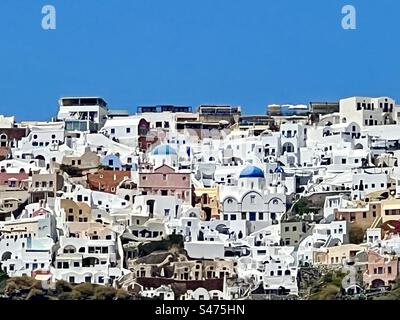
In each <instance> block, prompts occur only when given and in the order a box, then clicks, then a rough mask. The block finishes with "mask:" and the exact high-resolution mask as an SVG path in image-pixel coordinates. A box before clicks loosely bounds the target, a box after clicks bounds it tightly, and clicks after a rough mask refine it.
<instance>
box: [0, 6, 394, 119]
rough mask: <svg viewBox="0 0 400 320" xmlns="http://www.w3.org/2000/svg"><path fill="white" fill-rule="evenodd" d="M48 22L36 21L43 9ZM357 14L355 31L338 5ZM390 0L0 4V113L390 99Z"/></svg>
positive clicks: (248, 108) (34, 115)
mask: <svg viewBox="0 0 400 320" xmlns="http://www.w3.org/2000/svg"><path fill="white" fill-rule="evenodd" d="M46 4H52V5H54V6H55V7H56V10H57V29H56V30H51V31H44V30H43V29H42V28H41V19H42V14H41V9H42V6H44V5H46ZM345 4H352V5H354V6H355V7H356V9H357V30H343V29H342V28H341V19H342V17H343V15H342V14H341V8H342V6H343V5H345ZM399 15H400V2H399V1H397V0H379V1H378V0H368V1H366V0H363V1H361V0H348V1H339V0H325V1H321V0H303V1H298V0H280V1H269V0H249V1H240V0H238V1H232V0H201V1H197V0H190V1H189V0H168V1H166V0H113V1H110V0H82V1H73V0H68V1H67V0H46V1H39V0H1V1H0V114H6V115H10V114H15V115H16V116H17V120H27V119H38V120H39V119H40V120H42V119H50V117H51V116H54V115H55V114H56V111H57V99H58V98H59V97H61V96H66V95H99V96H102V97H104V98H105V99H106V100H107V101H108V102H109V105H110V107H113V108H126V109H129V110H130V111H131V112H134V111H136V106H137V105H143V104H186V105H192V106H197V105H199V104H201V103H228V104H234V105H241V106H242V107H243V111H244V112H245V113H246V114H255V113H265V107H266V105H267V104H269V103H308V102H309V101H312V100H323V101H326V100H335V99H339V98H341V97H346V96H352V95H371V96H380V95H389V96H392V97H394V98H395V99H396V98H399V89H400V88H399V87H400V79H399V76H400V63H399V52H400V50H399V49H400V48H399V39H398V34H399V32H398V30H399V25H398V22H397V21H398V19H399Z"/></svg>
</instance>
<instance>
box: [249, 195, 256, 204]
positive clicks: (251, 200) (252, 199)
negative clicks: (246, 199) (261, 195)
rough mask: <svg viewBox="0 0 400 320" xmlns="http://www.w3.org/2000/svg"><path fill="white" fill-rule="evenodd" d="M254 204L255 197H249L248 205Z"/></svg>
mask: <svg viewBox="0 0 400 320" xmlns="http://www.w3.org/2000/svg"><path fill="white" fill-rule="evenodd" d="M255 202H256V196H250V203H251V204H254V203H255Z"/></svg>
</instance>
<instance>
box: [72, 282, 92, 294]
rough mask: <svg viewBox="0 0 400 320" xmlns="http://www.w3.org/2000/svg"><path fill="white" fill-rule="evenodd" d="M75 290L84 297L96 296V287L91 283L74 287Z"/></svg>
mask: <svg viewBox="0 0 400 320" xmlns="http://www.w3.org/2000/svg"><path fill="white" fill-rule="evenodd" d="M74 290H76V291H78V292H80V294H81V295H82V296H83V297H89V296H93V295H94V291H95V287H94V285H93V284H91V283H81V284H78V285H76V286H75V287H74Z"/></svg>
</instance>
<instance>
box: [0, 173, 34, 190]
mask: <svg viewBox="0 0 400 320" xmlns="http://www.w3.org/2000/svg"><path fill="white" fill-rule="evenodd" d="M28 178H29V174H28V173H25V171H23V170H21V172H19V173H7V172H0V186H2V187H3V188H4V187H7V188H19V187H21V184H23V185H27V183H26V182H24V180H26V179H28Z"/></svg>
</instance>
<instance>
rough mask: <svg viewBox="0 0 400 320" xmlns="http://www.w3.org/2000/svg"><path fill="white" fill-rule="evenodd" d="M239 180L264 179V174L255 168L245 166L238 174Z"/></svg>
mask: <svg viewBox="0 0 400 320" xmlns="http://www.w3.org/2000/svg"><path fill="white" fill-rule="evenodd" d="M240 178H264V172H263V171H262V170H261V169H260V168H258V167H255V166H247V167H246V168H244V169H243V170H242V172H240Z"/></svg>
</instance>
